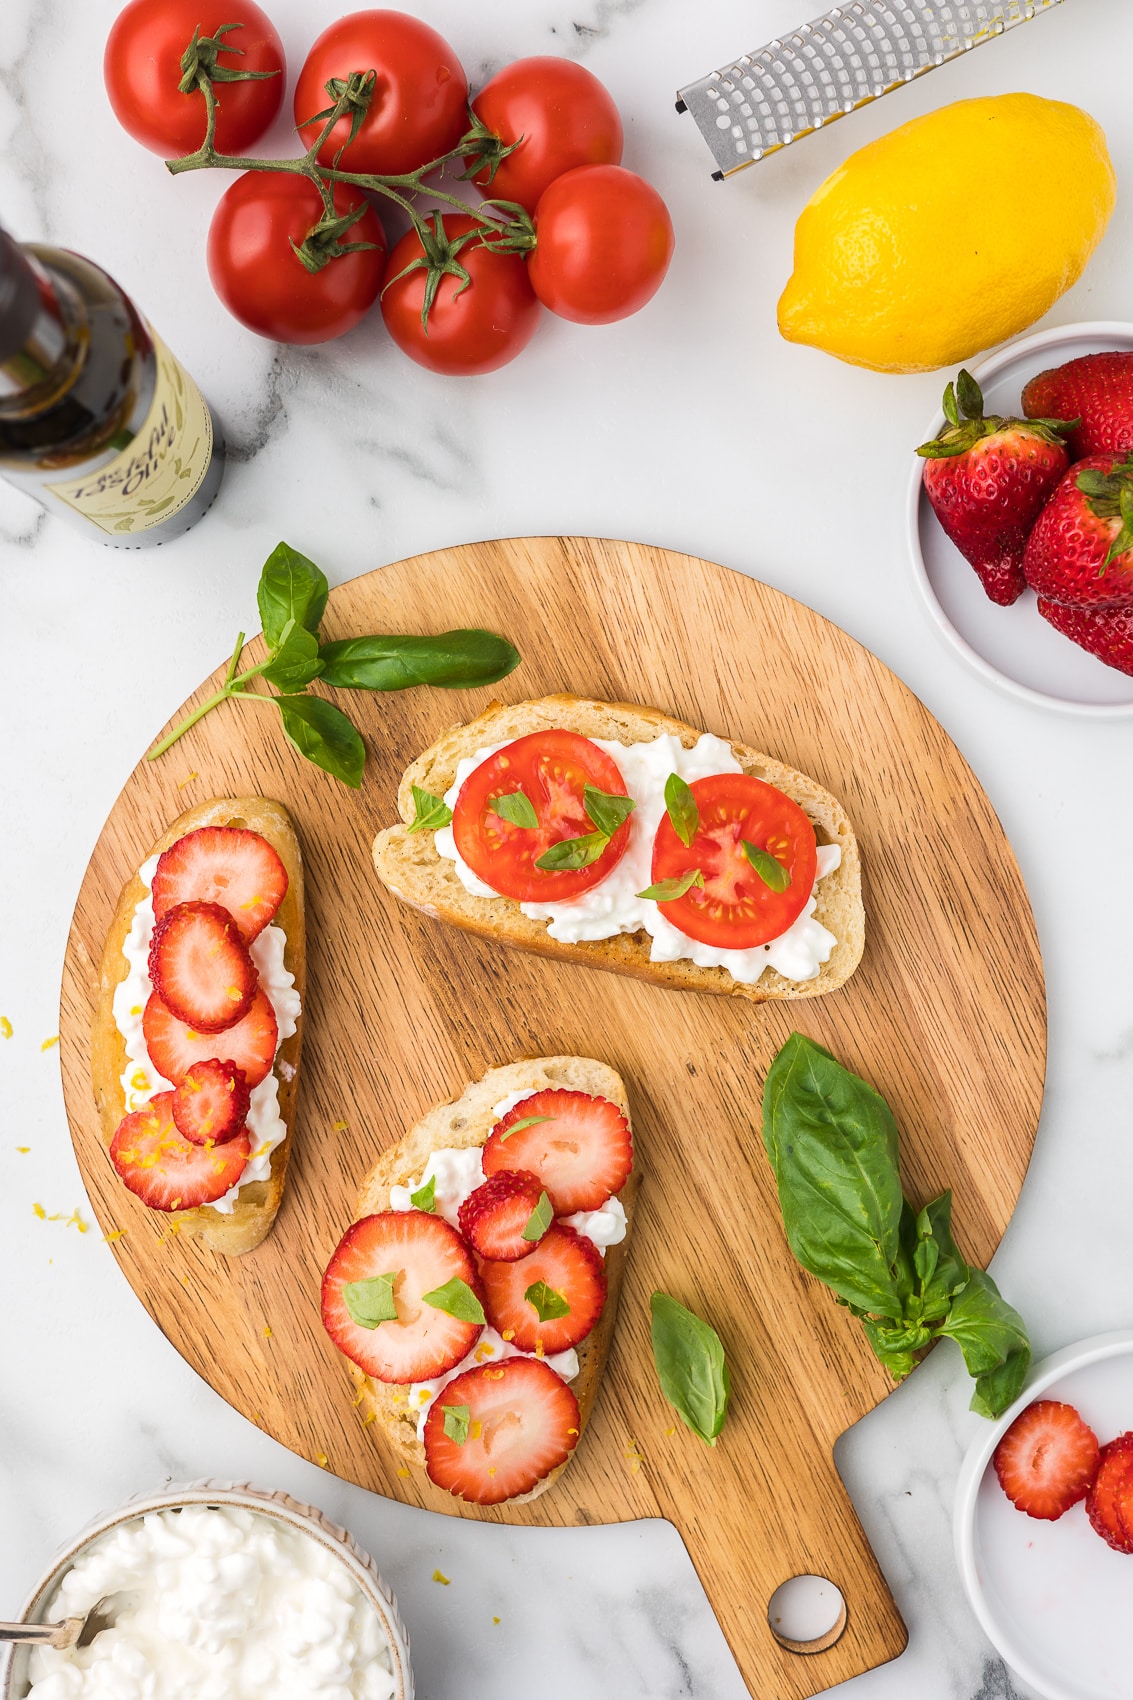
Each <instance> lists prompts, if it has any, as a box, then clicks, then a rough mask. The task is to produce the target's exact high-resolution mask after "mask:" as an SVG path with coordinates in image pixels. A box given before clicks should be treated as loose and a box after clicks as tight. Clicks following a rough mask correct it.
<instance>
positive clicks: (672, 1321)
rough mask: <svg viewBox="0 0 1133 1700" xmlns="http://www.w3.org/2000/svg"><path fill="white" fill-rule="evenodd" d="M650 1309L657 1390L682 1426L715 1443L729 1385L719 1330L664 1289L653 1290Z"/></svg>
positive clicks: (708, 1444)
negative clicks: (659, 1290) (658, 1383)
mask: <svg viewBox="0 0 1133 1700" xmlns="http://www.w3.org/2000/svg"><path fill="white" fill-rule="evenodd" d="M649 1310H650V1315H651V1318H652V1321H651V1325H650V1334H651V1337H652V1341H653V1362H654V1364H655V1365H656V1367H657V1379H658V1380H659V1381H660V1383H661V1391H662V1393H663V1394H664V1395H665V1397H666V1399H667V1400H668V1401H669V1403H670V1405H672V1407H673V1409H674V1410H675V1411H676V1413H677V1415H678V1416H679V1417H680V1419H681V1421H682V1422H683V1423H684V1424H685V1425H686V1427H688V1428H690V1429H691V1430H692V1432H693V1434H695V1435H699V1437H700V1439H701V1440H703V1441H704V1443H705V1445H706V1446H715V1444H716V1436H717V1435H718V1434H719V1433H720V1430H721V1429H722V1428H723V1426H724V1418H725V1417H726V1416H727V1414H728V1394H729V1392H730V1391H731V1381H730V1378H729V1376H728V1366H727V1364H726V1363H725V1361H724V1347H723V1344H722V1342H721V1340H720V1336H719V1335H718V1334H717V1332H716V1330H715V1329H714V1328H711V1327H710V1326H709V1324H708V1323H707V1322H705V1321H703V1320H702V1318H701V1317H699V1316H697V1315H696V1314H695V1312H693V1311H691V1310H687V1309H686V1308H685V1306H684V1305H683V1304H680V1303H679V1302H678V1301H677V1300H676V1299H673V1298H670V1297H669V1295H668V1293H654V1294H653V1296H652V1298H651V1299H650V1301H649Z"/></svg>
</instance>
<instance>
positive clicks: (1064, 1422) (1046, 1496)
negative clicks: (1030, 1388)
mask: <svg viewBox="0 0 1133 1700" xmlns="http://www.w3.org/2000/svg"><path fill="white" fill-rule="evenodd" d="M994 1463H995V1473H996V1475H997V1476H998V1477H999V1485H1000V1487H1001V1488H1002V1489H1003V1491H1004V1493H1005V1494H1006V1495H1007V1497H1008V1499H1009V1500H1010V1501H1011V1503H1012V1504H1013V1505H1014V1506H1015V1507H1016V1508H1017V1510H1019V1511H1025V1512H1026V1513H1027V1516H1028V1517H1038V1518H1043V1519H1045V1520H1046V1521H1048V1522H1054V1521H1055V1520H1056V1519H1057V1518H1059V1517H1061V1516H1062V1515H1063V1513H1064V1512H1066V1511H1069V1509H1070V1507H1071V1506H1072V1505H1077V1503H1078V1501H1079V1500H1080V1499H1085V1497H1086V1495H1087V1493H1089V1491H1090V1489H1091V1487H1092V1486H1093V1482H1094V1477H1095V1476H1096V1475H1097V1473H1098V1440H1097V1436H1096V1435H1095V1433H1094V1431H1093V1429H1091V1428H1090V1427H1089V1426H1088V1425H1087V1424H1086V1423H1084V1422H1083V1421H1082V1419H1081V1417H1080V1416H1079V1415H1078V1413H1077V1411H1076V1410H1075V1409H1074V1407H1073V1406H1072V1405H1063V1404H1061V1403H1060V1402H1059V1401H1058V1400H1057V1399H1039V1400H1037V1401H1036V1402H1035V1404H1033V1405H1028V1406H1027V1409H1026V1410H1025V1411H1021V1412H1020V1414H1019V1415H1018V1416H1017V1417H1016V1418H1015V1421H1014V1422H1013V1423H1012V1424H1011V1427H1010V1428H1009V1429H1008V1430H1007V1433H1006V1434H1005V1435H1004V1436H1003V1439H1002V1440H1001V1441H1000V1443H999V1445H998V1446H997V1447H996V1449H995V1458H994Z"/></svg>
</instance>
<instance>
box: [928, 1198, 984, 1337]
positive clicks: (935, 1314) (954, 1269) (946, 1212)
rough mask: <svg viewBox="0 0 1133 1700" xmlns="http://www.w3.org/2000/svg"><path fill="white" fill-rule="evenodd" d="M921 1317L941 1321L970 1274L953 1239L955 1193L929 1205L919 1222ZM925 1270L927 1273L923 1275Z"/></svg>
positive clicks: (935, 1200)
mask: <svg viewBox="0 0 1133 1700" xmlns="http://www.w3.org/2000/svg"><path fill="white" fill-rule="evenodd" d="M916 1228H917V1249H916V1254H915V1256H916V1258H917V1276H918V1278H919V1280H920V1299H921V1315H922V1316H923V1318H924V1320H925V1321H926V1322H938V1321H939V1320H940V1318H941V1317H942V1316H944V1315H946V1314H947V1311H948V1307H949V1305H950V1304H951V1303H952V1300H953V1299H954V1298H955V1296H956V1294H957V1293H958V1292H959V1291H960V1289H961V1287H963V1286H964V1284H965V1282H966V1281H967V1279H968V1276H969V1275H970V1274H971V1271H970V1269H969V1268H968V1265H967V1264H966V1263H965V1262H964V1259H963V1258H962V1257H961V1256H960V1253H959V1251H958V1249H957V1247H956V1242H955V1240H954V1239H953V1238H952V1193H951V1192H950V1191H949V1192H942V1193H941V1195H940V1197H939V1198H934V1199H933V1201H932V1203H931V1204H926V1205H925V1207H924V1209H923V1210H922V1211H921V1212H920V1214H919V1215H918V1217H917V1222H916ZM922 1268H923V1269H924V1270H925V1271H927V1273H924V1274H922V1273H921V1271H922Z"/></svg>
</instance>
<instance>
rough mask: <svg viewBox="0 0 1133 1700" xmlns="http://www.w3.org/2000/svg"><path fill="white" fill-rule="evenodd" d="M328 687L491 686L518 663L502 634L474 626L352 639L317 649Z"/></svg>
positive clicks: (392, 689) (515, 655) (461, 688)
mask: <svg viewBox="0 0 1133 1700" xmlns="http://www.w3.org/2000/svg"><path fill="white" fill-rule="evenodd" d="M319 654H320V656H321V657H322V660H323V663H324V666H325V672H324V674H323V677H324V678H325V680H326V682H327V684H328V685H334V686H335V687H336V688H337V689H339V690H359V691H403V690H406V689H408V687H409V686H410V685H440V686H441V687H442V688H444V689H445V690H466V689H471V688H472V687H473V686H476V685H494V684H495V683H496V681H497V680H499V679H503V678H506V676H507V675H508V674H509V673H511V672H512V671H514V669H515V668H516V667H518V666H519V661H520V656H519V651H518V650H517V649H516V648H515V647H514V645H513V644H510V643H509V642H508V640H507V638H504V637H499V636H498V635H497V634H496V633H495V632H485V631H480V630H478V629H472V630H469V631H456V632H441V633H440V634H439V635H438V636H436V637H412V636H410V637H382V636H375V637H356V638H342V639H340V640H339V641H337V642H335V643H324V644H323V646H322V648H321V649H320V651H319Z"/></svg>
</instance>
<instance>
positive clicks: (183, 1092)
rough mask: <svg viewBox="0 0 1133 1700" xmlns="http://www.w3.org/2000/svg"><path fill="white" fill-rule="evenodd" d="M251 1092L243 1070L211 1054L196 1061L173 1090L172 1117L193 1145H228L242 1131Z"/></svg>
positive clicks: (179, 1130)
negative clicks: (206, 1058)
mask: <svg viewBox="0 0 1133 1700" xmlns="http://www.w3.org/2000/svg"><path fill="white" fill-rule="evenodd" d="M251 1102H252V1094H251V1092H250V1091H249V1090H248V1082H247V1081H246V1080H245V1079H244V1070H243V1069H242V1068H237V1067H236V1064H235V1063H234V1062H231V1061H229V1062H221V1061H220V1060H219V1058H217V1057H210V1058H209V1059H208V1060H207V1061H205V1062H199V1063H194V1064H193V1066H192V1068H191V1069H189V1071H188V1073H187V1074H186V1075H185V1078H184V1080H182V1082H181V1084H180V1085H179V1086H178V1088H177V1090H176V1092H174V1094H173V1120H174V1121H175V1122H176V1123H177V1130H178V1132H179V1133H182V1134H184V1136H185V1138H186V1139H188V1140H189V1141H191V1143H192V1144H193V1145H208V1144H210V1143H211V1144H213V1145H226V1144H227V1143H228V1141H229V1140H230V1139H235V1137H236V1135H237V1134H238V1133H241V1132H243V1129H244V1121H245V1119H246V1117H247V1114H248V1107H249V1105H250V1104H251Z"/></svg>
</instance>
